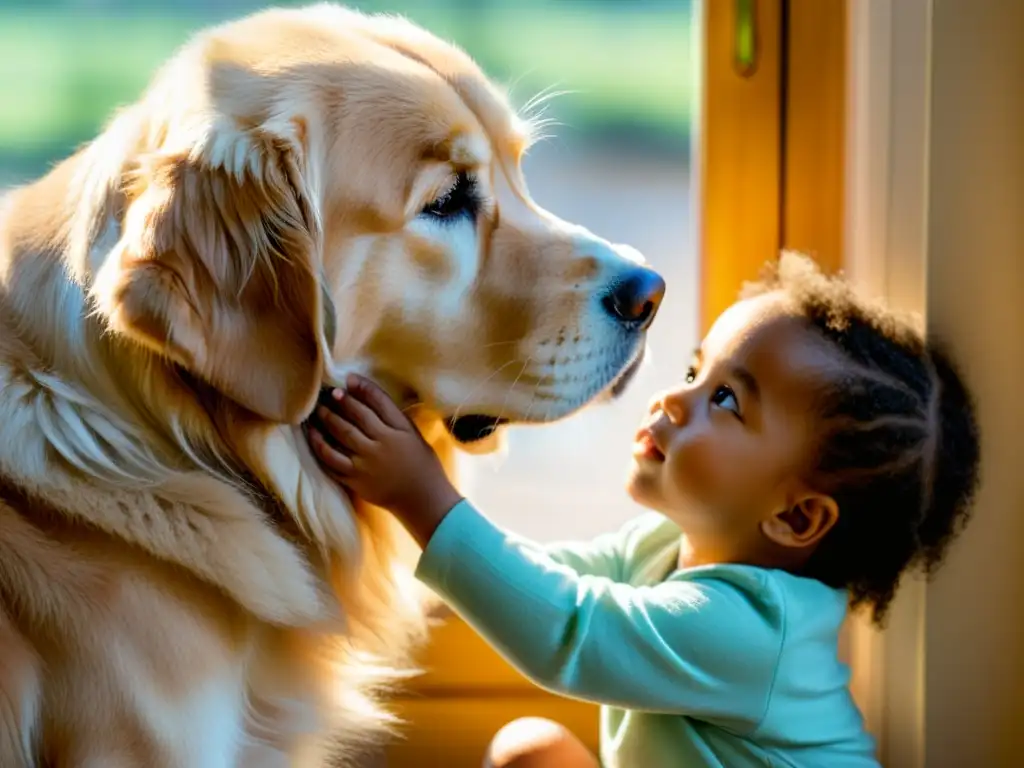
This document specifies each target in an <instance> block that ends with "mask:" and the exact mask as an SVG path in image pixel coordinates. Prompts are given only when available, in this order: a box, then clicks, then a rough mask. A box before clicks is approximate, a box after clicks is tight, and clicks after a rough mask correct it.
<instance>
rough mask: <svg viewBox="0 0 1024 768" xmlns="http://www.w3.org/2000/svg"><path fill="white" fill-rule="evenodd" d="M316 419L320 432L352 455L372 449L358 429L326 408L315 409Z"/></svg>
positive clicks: (368, 439) (366, 438)
mask: <svg viewBox="0 0 1024 768" xmlns="http://www.w3.org/2000/svg"><path fill="white" fill-rule="evenodd" d="M316 418H317V421H318V422H319V424H318V426H319V428H320V431H321V432H323V433H325V434H327V435H329V436H330V437H332V438H334V440H335V441H337V442H338V444H339V445H341V446H342V447H343V448H347V449H348V450H350V451H352V452H353V453H365V452H366V451H367V450H369V449H370V448H372V442H371V440H370V438H368V437H367V436H366V435H364V434H363V432H362V431H361V430H360V429H359V427H357V426H356V425H355V424H353V423H352V422H351V421H349V420H348V419H346V418H345V417H344V416H341V415H339V414H337V413H334V412H332V411H331V410H330V409H329V408H327V407H326V406H323V405H321V406H320V407H319V408H317V409H316Z"/></svg>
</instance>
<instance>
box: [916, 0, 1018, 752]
mask: <svg viewBox="0 0 1024 768" xmlns="http://www.w3.org/2000/svg"><path fill="white" fill-rule="evenodd" d="M1022 35H1024V2H1022V0H969V2H968V1H967V0H933V7H932V66H931V109H930V116H931V121H930V122H931V139H930V152H929V164H928V173H929V177H928V188H929V213H928V281H927V302H928V320H929V325H930V326H931V327H932V328H934V329H935V330H937V331H939V332H941V333H942V334H943V335H944V336H946V337H948V338H949V339H951V340H952V342H953V344H954V347H955V350H956V352H957V353H958V355H959V357H960V359H961V361H962V364H963V366H964V368H965V369H966V375H967V378H968V379H969V381H970V383H971V385H972V386H973V388H974V391H975V393H976V396H977V398H978V404H979V408H980V414H981V423H982V429H983V474H984V481H983V484H982V488H981V494H980V496H979V498H978V506H977V510H976V517H975V519H974V521H973V523H972V524H971V525H970V527H969V528H968V529H967V530H966V531H965V533H964V536H963V538H962V541H960V542H959V546H957V547H956V548H955V549H954V550H953V551H952V553H951V557H950V558H949V562H948V563H947V565H946V568H945V569H944V571H943V572H942V573H941V574H940V576H939V578H938V579H937V580H936V581H935V583H934V584H932V585H930V586H929V587H928V592H927V599H926V603H925V633H924V637H925V689H924V704H925V708H924V714H925V722H924V724H925V731H924V732H925V764H926V765H927V768H967V767H968V766H986V767H989V766H991V767H992V768H996V767H997V766H1007V768H1009V767H1010V766H1020V765H1024V44H1022Z"/></svg>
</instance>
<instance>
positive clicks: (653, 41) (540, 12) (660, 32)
mask: <svg viewBox="0 0 1024 768" xmlns="http://www.w3.org/2000/svg"><path fill="white" fill-rule="evenodd" d="M355 5H357V6H358V7H361V8H363V9H365V10H370V11H373V10H387V11H391V12H398V13H403V14H404V15H407V16H409V17H410V18H412V19H413V20H415V21H417V22H419V23H421V24H423V25H424V26H426V27H428V28H429V29H431V30H432V31H434V32H435V33H437V34H439V35H440V36H442V37H445V38H447V39H449V40H453V41H455V42H457V43H459V44H460V45H462V46H463V47H464V48H466V50H467V51H468V52H469V53H470V54H472V55H473V56H474V57H476V58H477V60H478V61H480V63H481V65H482V66H483V67H484V69H485V70H487V71H488V73H489V74H491V75H492V76H494V77H496V78H497V79H499V80H501V81H503V82H506V83H509V84H511V85H512V93H513V98H514V99H515V100H516V101H517V102H518V103H523V102H525V101H526V100H527V99H529V97H530V96H532V95H533V94H534V93H536V92H537V91H539V90H541V89H543V88H548V87H552V88H554V89H556V90H566V91H570V92H571V93H569V94H567V95H565V96H562V97H560V98H558V99H556V100H555V101H554V103H553V104H551V105H550V108H549V110H548V115H549V116H551V117H553V118H555V119H556V120H558V121H559V122H561V123H563V124H564V126H565V127H562V128H559V129H558V133H559V134H560V135H564V134H566V133H567V132H568V133H571V134H573V135H577V134H584V135H586V134H600V133H602V132H614V133H619V134H621V133H623V132H625V133H630V132H638V133H640V134H646V135H649V136H654V137H659V138H661V139H664V140H666V141H667V142H668V143H670V144H675V143H676V142H679V144H680V145H681V146H682V145H685V141H686V138H687V134H688V127H689V122H690V117H691V113H692V111H693V107H694V101H695V93H694V91H695V88H696V84H695V83H694V78H693V73H692V71H691V69H692V61H691V56H690V49H691V35H690V24H691V19H692V16H691V13H690V9H689V3H678V4H671V5H668V4H654V5H653V6H646V5H643V4H641V5H639V6H637V5H634V4H631V3H622V4H615V5H611V6H609V5H604V4H600V5H594V4H576V3H572V4H569V3H566V4H558V5H556V4H551V3H540V2H537V0H521V1H520V2H519V3H506V2H498V3H495V2H489V3H478V4H477V5H476V6H472V5H471V6H470V7H465V6H463V7H461V8H460V7H454V6H453V4H452V3H451V2H447V3H444V2H437V3H430V4H426V3H423V2H416V0H399V1H398V2H394V1H392V2H373V1H372V0H366V1H364V2H362V3H358V2H357V3H355ZM231 15H233V16H235V15H238V11H237V8H236V9H235V10H234V12H233V13H232V14H231ZM219 20H221V19H220V18H218V17H217V15H216V14H215V13H211V12H193V13H192V14H190V15H183V14H175V13H173V12H171V11H168V10H167V9H163V10H160V11H155V10H153V9H152V8H150V9H143V10H139V6H138V5H136V6H135V7H134V8H133V10H132V11H131V12H129V13H118V14H117V15H116V16H115V15H113V14H111V13H110V12H107V13H106V14H100V13H98V12H95V11H94V12H91V13H87V12H83V11H77V12H73V11H66V10H65V11H63V12H61V13H59V14H58V13H54V12H52V11H51V12H49V13H47V12H43V11H40V10H38V9H34V8H33V7H32V6H23V7H21V8H19V9H17V10H14V9H9V8H3V9H0V83H3V91H4V96H3V98H0V169H2V168H3V166H8V167H10V166H12V165H13V166H15V168H16V169H17V168H18V166H25V165H26V164H27V165H29V166H35V165H37V164H40V163H47V162H50V161H52V160H53V159H56V158H57V157H59V156H60V155H63V154H65V153H66V152H67V151H69V150H71V149H72V148H73V147H74V146H75V145H77V144H79V143H81V142H83V141H86V140H88V139H90V138H91V137H92V136H94V135H95V134H96V133H97V132H98V131H99V130H100V129H101V128H102V126H103V125H104V123H105V122H106V120H107V119H108V118H109V116H110V114H111V113H112V111H113V110H114V108H115V107H117V106H118V105H121V104H125V103H127V102H130V101H131V100H133V99H134V98H135V97H137V96H138V95H139V94H140V93H141V92H142V90H143V89H144V87H145V85H146V83H147V81H148V80H149V78H150V76H151V75H152V73H153V72H154V71H155V69H156V67H157V66H158V65H159V64H160V63H161V62H162V61H163V60H164V59H166V58H167V57H168V56H169V55H170V54H171V53H172V52H173V51H174V50H175V49H176V48H177V47H178V46H180V45H181V44H182V43H183V42H184V41H185V40H186V39H187V38H188V36H189V35H190V34H191V33H192V32H194V31H195V30H196V29H198V28H200V27H203V26H206V25H208V24H210V23H214V22H216V21H219ZM20 170H21V171H23V172H25V171H28V170H29V169H28V168H24V167H21V168H20ZM32 170H33V171H34V169H32Z"/></svg>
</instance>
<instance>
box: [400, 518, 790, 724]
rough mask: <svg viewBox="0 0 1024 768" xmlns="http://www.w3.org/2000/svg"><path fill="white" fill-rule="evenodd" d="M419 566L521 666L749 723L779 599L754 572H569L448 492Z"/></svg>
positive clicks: (776, 625) (621, 701)
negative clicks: (450, 501) (637, 580)
mask: <svg viewBox="0 0 1024 768" xmlns="http://www.w3.org/2000/svg"><path fill="white" fill-rule="evenodd" d="M417 574H418V576H419V577H420V578H421V579H422V580H423V581H424V582H426V583H427V584H428V585H430V586H431V587H432V588H433V589H435V590H436V591H437V592H438V593H439V594H440V595H441V596H442V597H444V598H445V599H446V600H447V601H448V602H449V604H451V605H452V607H453V608H455V610H457V611H458V612H459V613H460V614H461V615H462V616H463V617H464V618H465V619H466V620H467V621H468V622H469V623H470V624H472V625H473V626H474V628H475V629H477V631H479V632H480V633H481V634H482V635H484V637H485V638H487V640H488V641H489V642H490V643H491V644H492V645H494V646H495V648H497V649H498V650H499V651H500V652H501V653H502V654H503V655H505V656H506V657H507V658H508V659H509V660H510V661H511V662H512V663H513V664H514V665H515V666H517V667H518V668H519V669H520V670H521V671H522V672H523V673H524V674H526V675H527V676H528V677H530V678H531V679H533V680H534V681H535V682H536V683H538V684H539V685H542V686H544V687H545V688H549V689H551V690H553V691H556V692H558V693H561V694H565V695H568V696H574V697H577V698H581V699H586V700H590V701H596V702H599V703H603V704H611V705H615V706H620V707H625V708H628V709H642V710H651V711H656V712H665V713H679V714H690V715H697V716H702V717H706V718H708V719H715V720H717V721H722V720H728V721H730V722H731V723H732V724H733V725H734V726H735V727H744V726H746V727H750V726H753V725H755V724H756V723H757V722H758V721H759V720H760V718H761V717H762V716H763V714H764V712H765V708H766V707H767V703H768V694H769V692H770V689H771V683H772V679H773V676H774V673H775V668H776V665H777V661H778V658H779V654H780V652H781V647H782V626H783V623H784V606H783V605H782V603H781V599H780V596H779V595H778V594H777V593H776V591H775V590H774V589H773V587H772V584H771V583H769V582H768V581H767V580H766V579H765V578H764V577H763V575H762V574H761V573H759V572H758V571H755V570H753V569H751V570H749V571H744V570H737V571H736V572H733V573H730V574H728V575H727V576H725V577H720V578H715V579H706V580H701V581H700V582H695V581H667V582H663V583H660V584H656V585H653V586H650V587H632V586H629V585H627V584H620V583H615V582H613V581H612V580H610V579H605V578H600V577H587V576H579V575H577V574H575V573H573V572H571V571H570V570H568V569H566V568H563V567H559V566H558V565H557V564H556V563H554V562H553V561H552V560H550V559H546V558H544V557H542V556H538V554H537V553H536V551H534V550H531V549H530V548H529V547H525V546H523V545H522V544H521V543H519V542H518V541H517V540H516V539H515V538H511V537H509V536H508V535H506V534H505V533H504V532H503V531H501V530H500V529H499V528H498V527H496V526H494V525H493V524H491V523H490V522H489V521H488V520H487V519H486V518H484V517H483V516H482V515H480V514H479V513H478V512H477V511H476V510H475V509H474V508H473V507H472V506H471V505H470V504H469V503H468V502H465V501H463V502H461V503H459V504H458V505H457V506H456V507H455V509H453V510H452V511H451V513H449V514H448V516H447V517H446V518H445V520H444V521H443V523H442V524H441V525H440V526H439V527H438V528H437V530H436V531H435V533H434V536H433V538H432V540H431V541H430V543H429V545H428V546H427V549H426V551H425V552H424V555H423V558H422V559H421V561H420V565H419V568H418V572H417Z"/></svg>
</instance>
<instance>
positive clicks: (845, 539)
mask: <svg viewBox="0 0 1024 768" xmlns="http://www.w3.org/2000/svg"><path fill="white" fill-rule="evenodd" d="M774 291H782V292H783V293H785V294H786V295H787V296H788V297H789V298H790V299H791V300H792V301H793V302H794V303H795V304H796V306H797V308H798V310H799V311H800V312H801V313H802V314H803V315H804V316H805V317H806V318H807V321H808V322H809V323H810V325H811V327H812V328H813V329H814V330H815V331H816V332H817V333H820V334H821V335H822V336H823V337H824V338H825V339H826V340H828V341H829V342H830V343H831V344H832V345H833V346H834V347H835V348H836V349H837V350H838V351H839V352H840V354H841V355H842V357H843V359H844V360H846V361H847V362H848V363H849V365H848V367H847V368H846V370H845V371H844V374H843V375H842V376H841V378H840V379H839V380H838V381H837V382H836V386H835V387H831V388H829V390H828V391H827V392H826V393H825V395H824V397H823V399H822V400H821V402H820V403H819V404H818V405H817V407H818V408H819V409H820V410H819V415H820V417H821V425H822V428H823V429H822V432H821V438H820V443H819V445H818V450H817V460H816V462H815V464H814V465H813V468H812V471H811V477H810V478H808V479H809V481H810V482H811V483H812V485H813V486H814V487H815V488H816V489H817V490H819V491H820V492H822V493H828V494H829V495H831V496H832V498H833V499H834V500H835V502H836V504H838V506H839V510H840V514H839V519H838V521H837V522H836V524H835V526H834V527H833V528H832V530H831V531H829V532H828V533H827V534H826V535H825V537H824V538H823V539H822V541H821V543H820V545H819V546H818V548H817V550H816V551H815V552H814V554H813V555H812V556H811V558H810V560H809V562H808V563H807V565H806V567H805V569H804V570H803V571H802V573H803V575H805V576H808V577H811V578H816V579H818V580H820V581H822V582H824V583H826V584H828V585H830V586H833V587H840V588H846V589H847V590H848V591H849V593H850V600H851V604H852V606H854V607H856V606H860V605H867V606H869V607H870V609H871V611H872V618H873V620H874V621H875V623H876V624H879V625H881V624H882V623H883V622H884V620H885V615H886V610H887V609H888V607H889V604H890V602H891V601H892V599H893V596H894V595H895V592H896V587H897V586H898V584H899V580H900V578H901V577H902V575H903V574H904V573H906V572H907V571H909V570H913V569H920V570H922V571H923V572H924V573H925V574H927V575H929V576H930V575H931V574H932V573H933V572H934V571H935V569H936V568H937V567H938V566H939V565H940V564H941V562H942V559H943V557H944V556H945V553H946V549H947V548H948V546H949V543H950V541H951V540H952V539H953V537H954V536H955V535H956V534H957V533H959V531H960V530H961V529H962V528H963V526H964V524H965V523H966V521H967V519H968V517H969V515H970V511H971V503H972V500H973V496H974V491H975V487H976V485H977V481H978V463H979V455H980V448H979V434H978V425H977V422H976V421H975V413H974V403H973V401H972V398H971V395H970V393H969V392H968V391H967V388H966V387H965V386H964V383H963V381H962V380H961V379H960V376H959V373H958V372H957V369H956V367H955V366H954V364H953V362H952V360H951V359H950V357H949V356H948V355H947V354H946V352H945V351H944V349H943V348H942V347H941V346H940V345H938V344H936V343H935V342H934V341H932V340H930V339H926V338H925V336H924V334H923V333H921V332H920V331H919V330H918V329H917V327H916V323H915V322H914V320H913V319H912V318H911V317H910V316H902V315H899V314H897V313H894V312H891V311H888V310H886V309H885V308H884V307H882V306H881V305H877V304H874V303H871V302H868V301H865V300H864V299H862V298H860V297H858V296H857V295H856V294H855V293H854V291H853V290H852V288H851V287H850V286H849V284H848V283H846V282H845V281H843V280H842V279H841V278H838V277H829V276H827V275H824V274H823V273H822V272H821V271H820V270H819V269H818V267H817V266H816V265H815V264H814V262H812V261H811V260H810V259H807V258H805V257H803V256H799V255H797V254H793V253H786V254H783V256H782V258H781V259H780V260H779V261H778V262H777V263H775V264H772V265H770V266H769V267H768V269H767V272H766V274H765V275H764V277H763V279H762V280H761V281H760V282H757V283H754V284H751V285H748V286H747V287H746V288H745V289H744V293H743V296H744V298H747V297H750V296H755V295H759V294H764V293H766V292H774Z"/></svg>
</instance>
